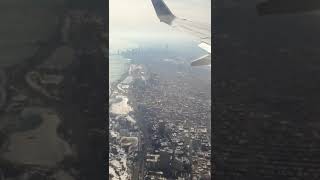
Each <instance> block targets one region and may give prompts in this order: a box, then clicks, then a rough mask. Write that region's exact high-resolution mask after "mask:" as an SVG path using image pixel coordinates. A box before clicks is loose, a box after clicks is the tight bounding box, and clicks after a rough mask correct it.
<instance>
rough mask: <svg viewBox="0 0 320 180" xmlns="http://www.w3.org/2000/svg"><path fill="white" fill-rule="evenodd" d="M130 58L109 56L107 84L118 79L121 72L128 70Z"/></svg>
mask: <svg viewBox="0 0 320 180" xmlns="http://www.w3.org/2000/svg"><path fill="white" fill-rule="evenodd" d="M129 64H130V60H128V59H126V58H124V57H122V56H120V55H110V56H109V85H110V86H111V85H112V84H114V83H115V82H117V81H119V79H120V78H121V77H122V75H123V74H125V73H126V72H127V71H128V68H129Z"/></svg>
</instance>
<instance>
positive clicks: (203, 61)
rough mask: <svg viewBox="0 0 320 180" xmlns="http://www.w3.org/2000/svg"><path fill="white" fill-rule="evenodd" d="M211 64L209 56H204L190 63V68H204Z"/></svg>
mask: <svg viewBox="0 0 320 180" xmlns="http://www.w3.org/2000/svg"><path fill="white" fill-rule="evenodd" d="M210 64H211V54H207V55H204V56H202V57H200V58H198V59H196V60H194V61H192V62H191V66H205V65H210Z"/></svg>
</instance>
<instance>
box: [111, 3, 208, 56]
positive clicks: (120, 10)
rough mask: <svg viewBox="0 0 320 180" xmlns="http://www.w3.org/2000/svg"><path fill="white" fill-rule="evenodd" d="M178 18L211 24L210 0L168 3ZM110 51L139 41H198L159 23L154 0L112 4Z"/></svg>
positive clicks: (131, 45) (133, 44)
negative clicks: (152, 0) (153, 3)
mask: <svg viewBox="0 0 320 180" xmlns="http://www.w3.org/2000/svg"><path fill="white" fill-rule="evenodd" d="M165 2H166V4H167V5H168V7H169V8H170V9H171V11H172V12H173V13H174V14H175V15H176V16H178V17H181V18H186V19H189V20H191V21H198V22H201V23H207V24H210V21H211V19H210V18H211V0H165ZM109 8H110V11H109V23H110V24H109V35H110V46H109V47H110V49H111V51H112V49H119V48H126V47H133V46H135V43H134V42H135V41H136V40H141V41H144V40H149V41H159V40H160V41H161V40H168V41H170V40H171V41H175V40H177V41H178V40H181V39H183V40H185V41H188V40H189V41H195V38H194V37H192V36H190V35H188V34H185V33H181V32H180V31H177V30H176V29H173V28H171V27H170V26H168V25H166V24H164V23H160V22H159V19H158V18H157V16H156V13H155V11H154V9H153V5H152V2H151V0H110V1H109Z"/></svg>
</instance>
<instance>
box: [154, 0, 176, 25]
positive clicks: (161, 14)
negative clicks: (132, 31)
mask: <svg viewBox="0 0 320 180" xmlns="http://www.w3.org/2000/svg"><path fill="white" fill-rule="evenodd" d="M151 1H152V4H153V7H154V9H155V11H156V13H157V16H158V18H159V19H160V21H161V22H164V23H167V24H169V25H171V23H172V21H173V20H174V19H175V16H174V15H173V14H172V12H171V11H170V9H169V8H168V6H167V5H166V4H165V3H164V2H163V0H151Z"/></svg>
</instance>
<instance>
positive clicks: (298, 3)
mask: <svg viewBox="0 0 320 180" xmlns="http://www.w3.org/2000/svg"><path fill="white" fill-rule="evenodd" d="M319 9H320V1H319V0H268V1H265V2H261V3H259V4H258V5H257V11H258V14H259V15H260V16H264V15H271V14H291V13H304V12H311V11H314V10H319Z"/></svg>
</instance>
